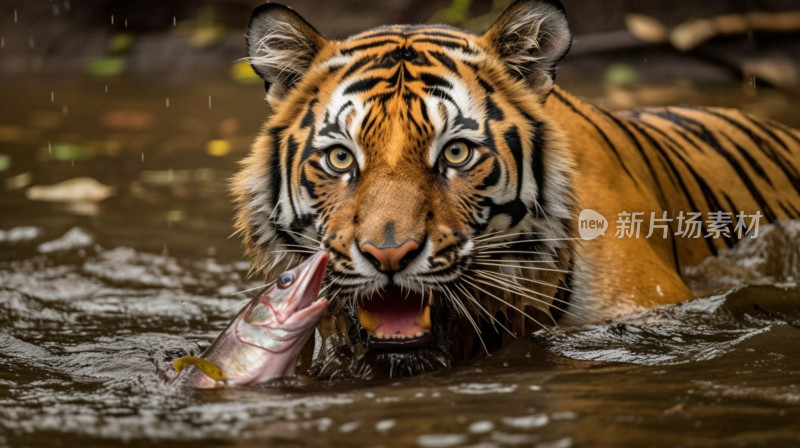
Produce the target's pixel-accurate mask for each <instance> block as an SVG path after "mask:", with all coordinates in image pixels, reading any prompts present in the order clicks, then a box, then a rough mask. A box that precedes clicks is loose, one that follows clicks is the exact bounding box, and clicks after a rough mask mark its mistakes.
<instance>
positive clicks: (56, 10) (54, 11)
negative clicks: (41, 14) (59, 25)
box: [53, 5, 61, 17]
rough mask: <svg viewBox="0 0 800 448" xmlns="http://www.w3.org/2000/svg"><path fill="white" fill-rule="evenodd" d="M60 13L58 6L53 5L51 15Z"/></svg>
mask: <svg viewBox="0 0 800 448" xmlns="http://www.w3.org/2000/svg"><path fill="white" fill-rule="evenodd" d="M60 14H61V10H60V9H59V8H58V5H53V15H54V16H56V17H58V16H59V15H60Z"/></svg>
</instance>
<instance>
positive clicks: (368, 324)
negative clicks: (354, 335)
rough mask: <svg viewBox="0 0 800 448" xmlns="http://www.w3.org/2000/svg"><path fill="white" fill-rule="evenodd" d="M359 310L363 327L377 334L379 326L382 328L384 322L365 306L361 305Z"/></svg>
mask: <svg viewBox="0 0 800 448" xmlns="http://www.w3.org/2000/svg"><path fill="white" fill-rule="evenodd" d="M357 311H358V321H359V322H360V323H361V327H362V328H364V329H365V330H367V331H368V332H370V333H372V334H375V330H377V329H378V328H380V326H381V325H383V322H381V320H380V319H378V318H377V317H376V316H375V315H374V314H372V313H370V312H369V311H367V310H365V309H364V308H361V307H360V306H359V307H358V310H357ZM376 336H377V335H376Z"/></svg>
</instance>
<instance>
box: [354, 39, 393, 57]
mask: <svg viewBox="0 0 800 448" xmlns="http://www.w3.org/2000/svg"><path fill="white" fill-rule="evenodd" d="M400 43H401V42H400V41H399V40H388V39H384V40H377V41H375V42H368V43H364V44H361V45H355V46H352V47H348V48H345V49H342V50H340V51H339V53H340V54H342V55H350V54H353V53H355V52H357V51H361V50H368V49H370V48H375V47H383V46H386V45H391V44H394V45H399V44H400Z"/></svg>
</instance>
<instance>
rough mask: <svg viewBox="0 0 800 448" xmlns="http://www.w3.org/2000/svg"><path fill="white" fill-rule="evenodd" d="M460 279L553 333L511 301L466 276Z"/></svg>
mask: <svg viewBox="0 0 800 448" xmlns="http://www.w3.org/2000/svg"><path fill="white" fill-rule="evenodd" d="M461 280H463V281H464V282H466V283H468V284H470V285H472V287H473V288H476V289H478V290H480V291H482V292H483V293H485V294H488V295H490V296H491V297H493V298H495V299H496V300H498V301H500V302H501V303H503V304H504V305H506V306H508V307H509V308H511V309H513V310H515V311H517V312H518V313H520V314H521V315H523V316H525V317H527V318H528V319H530V320H531V321H532V322H534V323H535V324H536V325H539V326H540V327H542V328H544V329H546V330H547V331H548V332H549V333H551V334H555V333H554V332H553V330H551V329H550V328H548V327H547V326H545V325H542V323H541V322H539V321H538V320H536V319H534V318H533V316H531V315H529V314H528V313H526V312H524V311H522V310H521V309H519V308H517V307H516V306H514V305H513V304H511V303H509V302H508V301H506V300H503V299H501V298H500V297H498V296H497V295H495V294H492V293H491V292H489V291H487V290H485V289H483V288H481V287H480V285H478V284H475V283H473V282H471V281H469V279H467V278H466V277H462V279H461ZM473 280H474V279H473ZM551 317H552V316H551Z"/></svg>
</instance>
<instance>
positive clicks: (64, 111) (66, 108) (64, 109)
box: [61, 104, 69, 117]
mask: <svg viewBox="0 0 800 448" xmlns="http://www.w3.org/2000/svg"><path fill="white" fill-rule="evenodd" d="M61 113H62V114H64V116H65V117H66V116H67V115H69V106H67V105H66V104H65V105H63V106H61Z"/></svg>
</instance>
